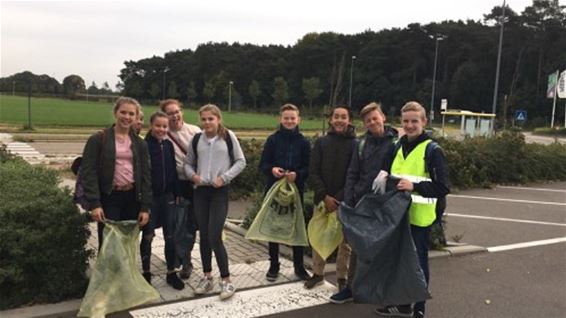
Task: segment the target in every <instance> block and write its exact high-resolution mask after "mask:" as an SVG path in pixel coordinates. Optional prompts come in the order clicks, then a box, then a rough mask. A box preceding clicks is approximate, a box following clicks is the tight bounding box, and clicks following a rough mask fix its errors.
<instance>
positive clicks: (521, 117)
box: [515, 110, 527, 121]
mask: <svg viewBox="0 0 566 318" xmlns="http://www.w3.org/2000/svg"><path fill="white" fill-rule="evenodd" d="M515 120H516V121H526V120H527V111H526V110H517V111H515Z"/></svg>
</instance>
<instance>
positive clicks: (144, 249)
mask: <svg viewBox="0 0 566 318" xmlns="http://www.w3.org/2000/svg"><path fill="white" fill-rule="evenodd" d="M174 201H175V197H174V196H173V193H167V194H164V195H160V196H153V202H152V203H151V215H150V217H149V222H148V223H147V224H146V225H145V226H144V227H143V229H142V239H141V242H140V255H141V260H142V269H143V271H144V272H149V271H150V269H151V243H152V242H153V238H154V237H155V229H156V228H158V227H161V228H162V229H163V240H164V242H165V262H166V263H167V271H169V272H171V271H173V270H174V269H175V242H174V241H173V234H174V231H175V224H174V223H173V222H174V218H173V215H172V212H173V211H172V209H173V205H174V204H175V202H174Z"/></svg>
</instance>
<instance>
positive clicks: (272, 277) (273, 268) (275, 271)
mask: <svg viewBox="0 0 566 318" xmlns="http://www.w3.org/2000/svg"><path fill="white" fill-rule="evenodd" d="M277 277H279V263H277V265H274V264H271V265H270V266H269V270H268V271H267V274H265V278H266V279H267V280H268V281H270V282H274V281H276V280H277Z"/></svg>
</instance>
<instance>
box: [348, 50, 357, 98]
mask: <svg viewBox="0 0 566 318" xmlns="http://www.w3.org/2000/svg"><path fill="white" fill-rule="evenodd" d="M355 60H356V56H355V55H352V62H351V64H350V93H349V95H348V107H350V108H351V107H352V83H353V81H354V61H355Z"/></svg>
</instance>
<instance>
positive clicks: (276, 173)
mask: <svg viewBox="0 0 566 318" xmlns="http://www.w3.org/2000/svg"><path fill="white" fill-rule="evenodd" d="M271 173H272V174H273V176H274V177H275V178H277V179H279V178H281V177H283V176H284V175H285V170H283V169H282V168H279V167H273V169H271Z"/></svg>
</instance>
